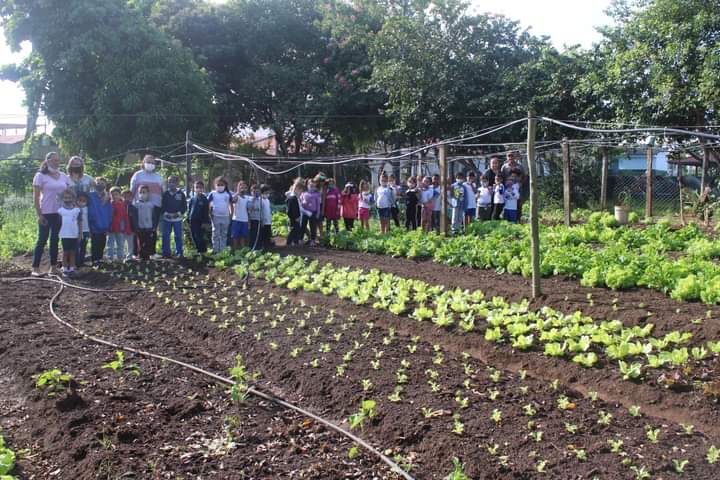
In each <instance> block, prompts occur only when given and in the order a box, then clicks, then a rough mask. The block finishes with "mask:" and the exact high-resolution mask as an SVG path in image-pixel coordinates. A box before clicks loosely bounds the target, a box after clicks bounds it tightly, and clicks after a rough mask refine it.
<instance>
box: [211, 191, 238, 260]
mask: <svg viewBox="0 0 720 480" xmlns="http://www.w3.org/2000/svg"><path fill="white" fill-rule="evenodd" d="M208 203H209V205H210V219H211V220H212V246H213V253H220V252H222V251H223V250H225V247H227V238H228V229H229V228H230V217H231V215H232V206H233V205H232V194H231V193H230V192H229V191H228V183H227V181H226V180H225V179H224V178H223V177H217V178H216V179H215V191H213V192H211V193H210V195H208Z"/></svg>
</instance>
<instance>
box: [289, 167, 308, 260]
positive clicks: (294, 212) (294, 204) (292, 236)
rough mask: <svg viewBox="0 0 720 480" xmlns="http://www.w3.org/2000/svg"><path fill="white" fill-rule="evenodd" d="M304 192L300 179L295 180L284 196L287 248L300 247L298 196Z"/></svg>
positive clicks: (300, 216)
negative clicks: (286, 220)
mask: <svg viewBox="0 0 720 480" xmlns="http://www.w3.org/2000/svg"><path fill="white" fill-rule="evenodd" d="M304 191H305V187H304V186H303V181H302V178H297V179H295V181H294V182H293V184H292V185H291V186H290V190H289V191H288V192H287V193H286V194H285V197H286V203H287V216H288V224H289V232H288V238H287V245H288V247H292V246H295V245H300V242H301V241H302V214H301V213H300V196H301V195H302V193H303V192H304Z"/></svg>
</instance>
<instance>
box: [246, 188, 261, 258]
mask: <svg viewBox="0 0 720 480" xmlns="http://www.w3.org/2000/svg"><path fill="white" fill-rule="evenodd" d="M247 211H248V219H249V220H250V248H251V249H253V250H256V249H258V248H260V247H261V246H262V242H261V241H260V235H261V233H262V221H263V215H262V212H263V210H262V198H261V196H260V189H259V188H258V186H257V185H254V184H253V185H251V186H250V200H248V203H247Z"/></svg>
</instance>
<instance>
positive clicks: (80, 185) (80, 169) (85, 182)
mask: <svg viewBox="0 0 720 480" xmlns="http://www.w3.org/2000/svg"><path fill="white" fill-rule="evenodd" d="M67 172H68V177H69V179H70V186H71V187H72V188H73V189H75V194H76V195H79V194H81V193H90V192H92V191H93V190H95V180H94V179H93V177H91V176H90V175H88V174H87V173H85V161H84V160H83V159H82V158H81V157H78V156H77V155H75V156H74V157H71V158H70V160H69V161H68V164H67Z"/></svg>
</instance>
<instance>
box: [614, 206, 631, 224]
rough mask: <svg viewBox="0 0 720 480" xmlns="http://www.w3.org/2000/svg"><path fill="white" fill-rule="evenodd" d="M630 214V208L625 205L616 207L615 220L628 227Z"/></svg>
mask: <svg viewBox="0 0 720 480" xmlns="http://www.w3.org/2000/svg"><path fill="white" fill-rule="evenodd" d="M629 213H630V207H628V206H625V205H615V220H617V222H618V223H619V224H620V225H626V224H627V223H628V214H629Z"/></svg>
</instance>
